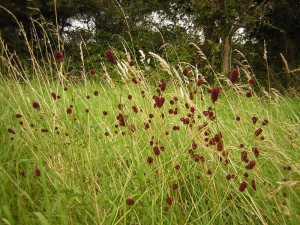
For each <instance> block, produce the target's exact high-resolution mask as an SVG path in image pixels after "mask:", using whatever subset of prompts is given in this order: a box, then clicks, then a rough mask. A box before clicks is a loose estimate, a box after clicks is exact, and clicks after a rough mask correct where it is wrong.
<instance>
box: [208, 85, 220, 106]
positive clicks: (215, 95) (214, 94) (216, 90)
mask: <svg viewBox="0 0 300 225" xmlns="http://www.w3.org/2000/svg"><path fill="white" fill-rule="evenodd" d="M220 91H221V90H220V88H219V87H215V88H213V89H211V92H210V97H211V100H212V102H213V103H215V102H216V101H217V100H218V97H219V94H220Z"/></svg>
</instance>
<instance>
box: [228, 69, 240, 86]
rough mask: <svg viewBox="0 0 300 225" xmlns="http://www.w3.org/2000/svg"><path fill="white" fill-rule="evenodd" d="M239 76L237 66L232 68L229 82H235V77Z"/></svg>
mask: <svg viewBox="0 0 300 225" xmlns="http://www.w3.org/2000/svg"><path fill="white" fill-rule="evenodd" d="M238 78H239V69H238V68H234V69H233V70H232V72H231V75H230V81H231V83H233V84H234V83H235V82H236V81H237V79H238Z"/></svg>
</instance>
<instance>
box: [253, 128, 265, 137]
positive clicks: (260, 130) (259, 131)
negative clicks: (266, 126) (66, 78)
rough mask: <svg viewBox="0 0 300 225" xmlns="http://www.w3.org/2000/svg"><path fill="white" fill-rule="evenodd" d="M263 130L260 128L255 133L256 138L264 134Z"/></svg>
mask: <svg viewBox="0 0 300 225" xmlns="http://www.w3.org/2000/svg"><path fill="white" fill-rule="evenodd" d="M262 131H263V130H262V129H261V128H258V129H257V130H256V131H255V136H259V135H260V134H261V133H262Z"/></svg>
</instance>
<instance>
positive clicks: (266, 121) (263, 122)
mask: <svg viewBox="0 0 300 225" xmlns="http://www.w3.org/2000/svg"><path fill="white" fill-rule="evenodd" d="M268 123H269V121H268V120H267V119H264V120H263V121H262V122H261V124H262V125H263V126H266V125H268Z"/></svg>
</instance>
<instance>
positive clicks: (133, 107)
mask: <svg viewBox="0 0 300 225" xmlns="http://www.w3.org/2000/svg"><path fill="white" fill-rule="evenodd" d="M131 108H132V110H133V111H134V112H135V113H138V109H137V107H136V106H135V105H134V106H132V107H131Z"/></svg>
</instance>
